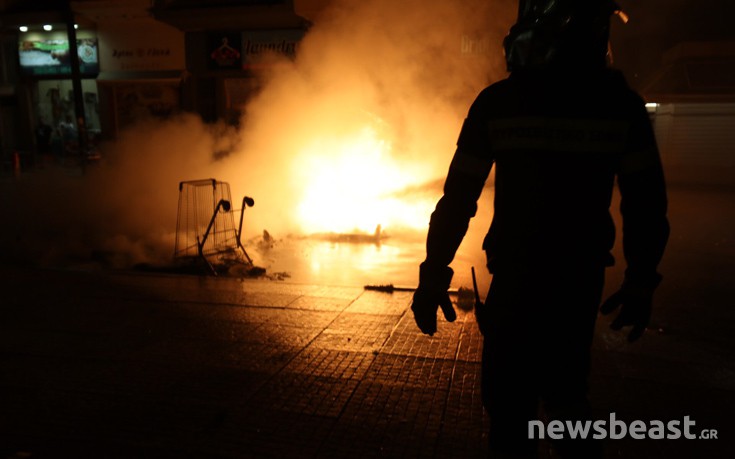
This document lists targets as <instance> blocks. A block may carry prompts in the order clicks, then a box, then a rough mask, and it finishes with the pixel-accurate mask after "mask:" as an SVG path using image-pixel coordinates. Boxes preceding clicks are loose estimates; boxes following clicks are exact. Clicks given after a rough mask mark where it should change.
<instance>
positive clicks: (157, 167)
mask: <svg viewBox="0 0 735 459" xmlns="http://www.w3.org/2000/svg"><path fill="white" fill-rule="evenodd" d="M515 12H516V5H515V2H513V1H511V0H494V1H488V0H466V1H463V2H425V1H420V0H404V1H401V2H395V1H392V0H369V1H359V2H358V1H350V0H342V1H335V2H333V4H332V5H331V6H330V7H329V8H328V9H327V10H325V11H324V12H323V13H322V14H321V15H320V16H319V17H318V18H314V24H313V26H312V27H311V29H310V30H309V31H308V32H307V34H306V36H305V37H304V39H303V40H302V42H301V44H300V45H299V49H298V52H297V55H296V58H295V60H293V61H291V60H284V59H283V58H280V57H279V56H276V55H269V56H264V61H263V62H262V63H261V64H263V65H261V66H260V68H262V69H263V70H261V71H260V73H259V74H258V75H257V78H258V86H259V90H258V92H257V95H256V96H255V97H253V98H252V99H251V101H250V102H249V103H248V105H247V106H246V107H244V108H243V111H242V113H243V115H242V120H241V123H240V128H237V129H236V128H234V127H231V126H226V125H224V124H205V123H203V122H201V120H200V119H199V118H198V117H197V116H195V115H192V114H182V115H179V116H176V117H173V118H171V119H168V120H146V121H144V122H140V123H138V124H136V125H135V126H133V127H131V128H130V129H128V130H126V131H124V132H122V133H121V134H120V135H119V138H118V139H117V140H116V141H115V142H114V143H111V144H109V145H105V146H103V149H104V155H105V159H104V161H102V163H101V164H99V165H96V166H94V167H91V168H89V169H88V170H87V172H86V173H85V174H84V175H83V176H81V177H79V176H69V175H68V173H66V172H64V171H62V170H46V171H42V170H39V171H36V172H33V173H31V174H26V175H24V176H23V177H22V178H21V180H19V181H6V182H3V183H2V184H1V186H2V188H3V190H2V191H3V196H5V198H6V199H3V202H1V203H0V206H2V208H1V209H0V211H2V212H3V215H12V216H13V217H12V218H10V219H8V220H9V221H8V223H6V224H4V225H3V228H2V230H1V231H2V232H3V233H5V234H4V235H0V236H1V237H3V241H4V242H3V245H5V243H8V242H10V244H9V247H8V250H6V251H5V252H4V255H2V256H3V257H5V258H10V259H11V260H14V261H19V260H35V261H34V262H36V263H42V264H54V263H57V262H60V260H69V259H76V260H87V259H93V258H94V257H95V256H96V255H95V254H102V256H104V257H105V258H106V260H107V262H110V263H112V264H113V265H115V266H121V267H124V266H130V265H131V264H133V263H138V262H148V263H160V262H163V261H165V260H170V258H171V256H172V254H173V240H174V233H175V228H176V212H177V200H178V183H179V182H180V181H183V180H193V179H202V178H211V177H213V178H216V179H218V180H222V181H227V182H229V183H230V184H231V186H232V190H233V201H234V203H233V204H234V205H235V206H237V207H239V202H240V200H241V199H242V196H243V195H248V196H252V197H253V198H255V202H256V205H255V207H254V208H252V209H248V210H247V212H248V213H247V218H246V222H247V223H246V234H245V235H244V237H245V238H246V239H247V238H251V237H255V236H257V235H259V234H260V233H261V232H262V230H263V229H267V230H268V231H269V232H271V233H274V234H289V233H293V234H304V233H309V232H311V231H315V229H314V228H313V227H309V226H308V225H307V226H305V225H304V221H303V218H302V217H301V216H302V215H303V213H300V212H303V209H301V210H300V207H299V206H301V205H303V204H304V203H303V202H302V200H303V199H304V198H305V197H307V196H308V195H309V194H308V193H309V190H308V189H306V187H307V184H309V183H311V182H310V179H311V178H315V177H316V178H321V181H322V182H327V183H326V184H327V185H329V183H331V180H330V179H329V178H323V176H320V175H319V174H320V172H319V171H318V170H316V168H318V167H319V164H327V165H328V164H338V163H340V161H341V160H340V158H341V155H345V154H349V153H350V151H343V149H342V146H343V145H344V141H345V139H351V138H355V137H356V136H357V137H359V136H361V135H363V136H365V135H367V136H369V137H370V139H372V141H375V142H376V144H377V145H381V148H384V150H383V152H382V153H383V157H382V159H381V161H387V164H389V165H390V166H391V167H395V168H396V170H399V171H402V174H403V178H402V179H401V180H399V179H394V180H393V181H394V182H395V181H401V183H400V184H398V185H400V187H399V188H400V189H398V188H397V189H395V190H393V191H394V194H395V196H400V199H403V200H408V201H409V205H410V204H411V202H410V201H411V200H414V201H415V202H414V203H415V204H416V207H417V208H420V209H421V212H422V215H423V217H424V219H425V221H426V224H428V213H429V212H430V210H431V209H430V208H428V207H427V206H428V204H427V203H431V205H433V203H435V202H436V200H437V199H438V197H439V196H440V193H441V188H440V185H441V179H442V178H443V176H444V174H445V173H446V169H447V167H448V165H449V161H450V159H451V156H452V154H453V153H454V148H455V143H456V138H457V135H458V133H459V128H460V126H461V123H462V120H463V118H464V116H465V114H466V112H467V109H468V107H469V104H470V103H471V102H472V100H473V99H474V97H475V96H476V95H477V93H478V92H479V91H480V90H481V89H482V88H483V87H484V86H486V85H487V84H489V83H491V82H493V81H495V80H498V79H500V78H502V77H504V75H505V66H504V62H503V59H502V51H501V46H500V44H501V41H502V37H503V36H504V35H505V33H506V31H507V30H508V28H509V26H510V25H511V24H512V22H513V20H514V19H515ZM366 133H368V134H366ZM335 145H336V147H335ZM368 159H369V157H368ZM320 161H321V163H320ZM359 164H361V163H359V162H358V169H357V170H356V171H355V174H356V175H355V180H354V181H353V183H358V182H357V178H359V177H363V178H365V177H367V182H359V183H360V185H359V186H365V187H369V186H370V185H369V184H370V183H373V182H371V181H374V182H375V183H377V181H378V180H379V179H381V177H378V176H372V175H370V174H373V173H374V172H372V171H369V170H368V169H367V168H365V167H361V166H359ZM381 164H382V163H381ZM404 179H405V180H404ZM334 181H335V182H338V180H334ZM363 183H367V184H368V185H364V184H363ZM401 189H403V190H408V191H403V192H402V191H401ZM332 193H333V194H335V195H339V194H340V193H341V191H340V190H339V189H338V188H335V189H334V190H333V192H332ZM311 204H314V203H311ZM318 204H319V205H323V206H327V209H326V211H327V212H328V213H334V214H340V213H343V212H345V210H344V209H340V208H330V206H332V204H330V203H328V202H323V203H318ZM334 206H335V207H336V205H334ZM375 223H376V224H385V222H381V221H376V222H375ZM317 230H318V229H317ZM110 260H111V261H110Z"/></svg>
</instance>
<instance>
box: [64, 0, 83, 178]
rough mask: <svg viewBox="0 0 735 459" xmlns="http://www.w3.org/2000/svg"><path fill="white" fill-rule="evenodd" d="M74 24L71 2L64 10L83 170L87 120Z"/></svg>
mask: <svg viewBox="0 0 735 459" xmlns="http://www.w3.org/2000/svg"><path fill="white" fill-rule="evenodd" d="M75 23H76V21H75V20H74V11H72V8H71V1H69V2H67V9H66V34H67V37H68V40H69V63H70V65H71V84H72V89H73V90H74V114H75V115H76V123H77V142H78V145H79V161H80V164H81V165H82V168H84V166H85V165H86V161H87V156H86V155H87V139H88V138H87V119H86V116H85V114H84V94H83V93H82V76H81V71H80V69H79V50H78V49H77V31H76V29H75V28H74V24H75Z"/></svg>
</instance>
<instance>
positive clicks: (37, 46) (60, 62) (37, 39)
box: [18, 34, 100, 76]
mask: <svg viewBox="0 0 735 459" xmlns="http://www.w3.org/2000/svg"><path fill="white" fill-rule="evenodd" d="M97 49H98V48H97V38H96V37H86V38H77V54H78V55H79V70H80V72H81V73H82V75H85V76H95V75H97V74H98V73H99V71H100V65H99V58H98V51H97ZM69 53H70V50H69V40H68V39H67V38H66V35H65V34H54V35H51V34H49V35H41V34H25V35H21V37H20V40H19V43H18V56H19V58H20V70H21V72H22V73H23V74H25V75H35V76H46V75H49V76H58V75H70V74H71V56H70V55H69Z"/></svg>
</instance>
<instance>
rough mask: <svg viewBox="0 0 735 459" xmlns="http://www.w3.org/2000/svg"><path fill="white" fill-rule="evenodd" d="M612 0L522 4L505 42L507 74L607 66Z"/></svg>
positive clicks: (545, 0)
mask: <svg viewBox="0 0 735 459" xmlns="http://www.w3.org/2000/svg"><path fill="white" fill-rule="evenodd" d="M616 11H620V7H619V6H618V5H617V4H616V3H615V2H614V1H613V0H520V1H519V6H518V21H517V22H516V24H515V25H514V26H513V27H512V28H511V29H510V32H509V33H508V36H506V37H505V40H504V41H503V47H504V50H505V59H506V62H507V64H508V70H509V71H513V70H518V69H521V68H534V69H535V68H544V67H548V66H551V65H554V64H557V63H562V64H566V65H575V66H589V65H593V66H605V65H606V63H607V51H608V38H609V34H610V16H611V15H612V14H613V13H614V12H616Z"/></svg>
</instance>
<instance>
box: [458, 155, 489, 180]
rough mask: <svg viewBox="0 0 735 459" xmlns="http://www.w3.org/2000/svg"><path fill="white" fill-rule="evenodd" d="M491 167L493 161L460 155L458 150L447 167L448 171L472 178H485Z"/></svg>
mask: <svg viewBox="0 0 735 459" xmlns="http://www.w3.org/2000/svg"><path fill="white" fill-rule="evenodd" d="M492 167H493V161H492V160H491V159H489V158H478V157H477V156H472V155H468V154H465V153H462V152H461V151H460V150H457V152H456V153H455V154H454V158H452V163H451V164H450V165H449V171H450V173H452V172H461V173H463V174H466V175H471V176H473V177H482V178H483V179H485V178H487V176H488V174H490V169H492Z"/></svg>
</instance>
